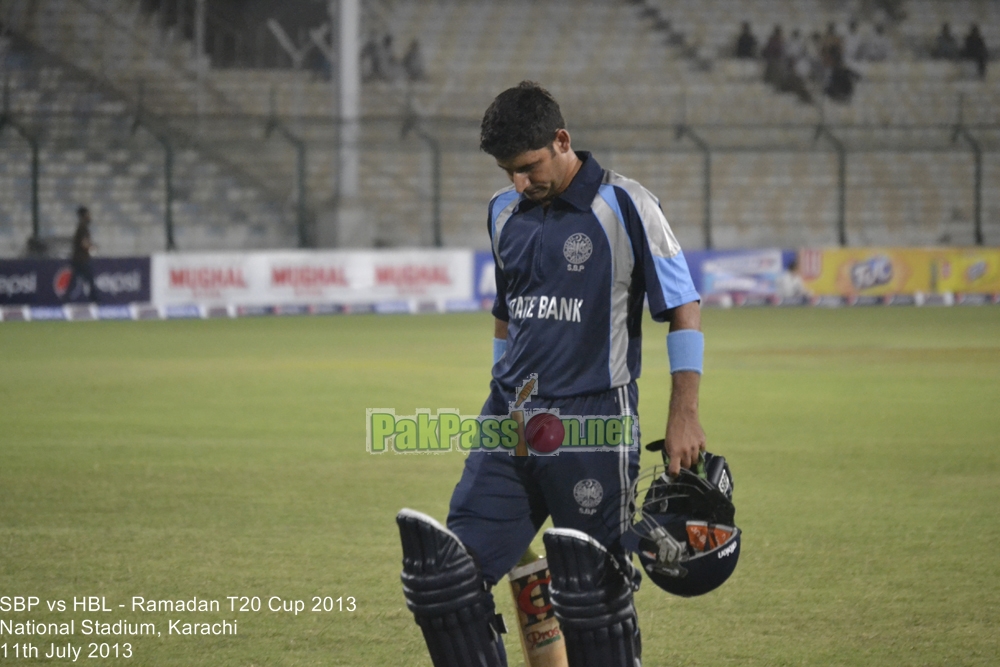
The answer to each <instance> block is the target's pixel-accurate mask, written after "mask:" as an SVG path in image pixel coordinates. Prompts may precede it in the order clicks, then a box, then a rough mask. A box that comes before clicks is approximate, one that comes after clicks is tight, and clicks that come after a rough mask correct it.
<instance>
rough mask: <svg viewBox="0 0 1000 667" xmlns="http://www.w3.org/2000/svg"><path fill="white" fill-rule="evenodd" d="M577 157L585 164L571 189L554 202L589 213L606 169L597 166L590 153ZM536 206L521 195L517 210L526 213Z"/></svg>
mask: <svg viewBox="0 0 1000 667" xmlns="http://www.w3.org/2000/svg"><path fill="white" fill-rule="evenodd" d="M576 156H577V157H578V158H580V160H582V161H583V164H582V165H581V166H580V170H579V171H578V172H576V176H574V177H573V180H572V181H570V184H569V187H567V188H566V189H565V190H563V192H562V194H560V195H559V196H558V197H556V198H555V200H554V201H560V200H561V201H563V202H565V203H566V204H569V205H570V206H572V207H573V208H575V209H577V210H579V211H589V210H590V205H591V204H592V203H593V201H594V197H596V196H597V190H598V188H599V187H600V185H601V181H602V180H603V178H604V169H603V168H602V167H601V165H599V164H597V160H595V159H594V157H593V156H592V155H591V154H590V153H589V152H588V151H576ZM534 206H538V204H537V203H535V202H533V201H531V200H530V199H527V198H525V197H524V195H521V201H520V202H518V205H517V208H518V210H519V211H524V210H526V209H528V208H532V207H534Z"/></svg>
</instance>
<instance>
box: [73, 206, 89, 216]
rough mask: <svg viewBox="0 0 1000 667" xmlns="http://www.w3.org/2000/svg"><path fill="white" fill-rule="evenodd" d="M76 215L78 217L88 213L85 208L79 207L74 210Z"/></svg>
mask: <svg viewBox="0 0 1000 667" xmlns="http://www.w3.org/2000/svg"><path fill="white" fill-rule="evenodd" d="M76 214H77V215H78V216H80V215H90V211H89V210H88V209H87V207H86V206H81V207H80V208H78V209H76Z"/></svg>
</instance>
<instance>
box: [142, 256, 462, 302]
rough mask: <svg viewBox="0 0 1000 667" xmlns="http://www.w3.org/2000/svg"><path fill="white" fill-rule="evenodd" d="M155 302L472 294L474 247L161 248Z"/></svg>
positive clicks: (154, 267)
mask: <svg viewBox="0 0 1000 667" xmlns="http://www.w3.org/2000/svg"><path fill="white" fill-rule="evenodd" d="M152 273H153V295H152V296H153V303H154V304H156V305H164V306H165V305H181V304H191V303H198V304H206V305H229V304H235V305H269V304H318V303H339V304H359V303H365V304H377V303H385V302H393V301H410V300H419V301H438V302H445V301H452V300H468V299H471V293H472V290H471V283H472V280H471V273H472V256H471V253H470V252H469V251H467V250H391V251H348V250H344V251H318V252H315V251H314V252H310V251H278V252H260V253H185V254H173V253H169V254H168V253H161V254H157V255H154V256H153V259H152Z"/></svg>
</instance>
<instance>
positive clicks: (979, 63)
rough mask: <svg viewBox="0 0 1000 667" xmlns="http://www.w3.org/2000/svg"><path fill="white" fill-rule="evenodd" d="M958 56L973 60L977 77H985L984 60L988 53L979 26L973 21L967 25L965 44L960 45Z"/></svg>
mask: <svg viewBox="0 0 1000 667" xmlns="http://www.w3.org/2000/svg"><path fill="white" fill-rule="evenodd" d="M959 57H961V58H962V59H964V60H972V61H975V63H976V68H977V69H978V71H979V78H980V79H983V78H986V61H987V59H988V58H989V53H988V52H987V51H986V42H984V41H983V36H982V35H981V34H980V33H979V26H978V25H976V24H975V23H973V24H972V25H971V26H970V27H969V34H967V35H966V36H965V45H964V46H963V47H962V51H961V53H959Z"/></svg>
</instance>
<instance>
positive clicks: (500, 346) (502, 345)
mask: <svg viewBox="0 0 1000 667" xmlns="http://www.w3.org/2000/svg"><path fill="white" fill-rule="evenodd" d="M506 351H507V339H506V338H494V339H493V363H494V364H496V363H497V362H498V361H500V357H502V356H503V355H504V352H506Z"/></svg>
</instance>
